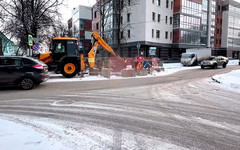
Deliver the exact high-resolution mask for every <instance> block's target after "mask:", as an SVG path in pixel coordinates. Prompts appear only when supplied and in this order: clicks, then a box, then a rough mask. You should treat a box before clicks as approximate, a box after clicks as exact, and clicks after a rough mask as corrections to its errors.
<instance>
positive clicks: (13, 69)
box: [0, 56, 49, 90]
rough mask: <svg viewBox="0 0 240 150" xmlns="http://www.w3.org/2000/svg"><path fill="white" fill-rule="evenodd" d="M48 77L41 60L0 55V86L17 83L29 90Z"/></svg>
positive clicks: (46, 69) (45, 66) (45, 67)
mask: <svg viewBox="0 0 240 150" xmlns="http://www.w3.org/2000/svg"><path fill="white" fill-rule="evenodd" d="M47 79H49V73H48V67H47V65H46V64H44V63H43V62H41V61H39V60H36V59H33V58H29V57H21V56H16V57H13V56H0V86H12V85H17V86H19V87H21V88H22V89H24V90H30V89H32V88H33V87H34V86H35V85H39V84H40V83H42V82H45V81H46V80H47Z"/></svg>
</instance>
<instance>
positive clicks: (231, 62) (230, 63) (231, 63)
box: [227, 59, 239, 66]
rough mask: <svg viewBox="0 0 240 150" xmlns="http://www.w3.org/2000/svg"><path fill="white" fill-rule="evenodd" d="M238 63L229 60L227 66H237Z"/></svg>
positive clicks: (236, 60) (235, 60)
mask: <svg viewBox="0 0 240 150" xmlns="http://www.w3.org/2000/svg"><path fill="white" fill-rule="evenodd" d="M238 62H239V60H238V59H234V60H229V62H228V64H227V65H230V66H232V65H239V64H238Z"/></svg>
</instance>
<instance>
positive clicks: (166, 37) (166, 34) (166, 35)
mask: <svg viewBox="0 0 240 150" xmlns="http://www.w3.org/2000/svg"><path fill="white" fill-rule="evenodd" d="M165 39H168V32H167V31H166V32H165Z"/></svg>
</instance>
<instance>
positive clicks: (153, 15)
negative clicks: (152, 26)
mask: <svg viewBox="0 0 240 150" xmlns="http://www.w3.org/2000/svg"><path fill="white" fill-rule="evenodd" d="M152 20H153V21H155V12H153V13H152Z"/></svg>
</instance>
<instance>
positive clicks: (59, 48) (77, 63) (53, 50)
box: [39, 32, 121, 78]
mask: <svg viewBox="0 0 240 150" xmlns="http://www.w3.org/2000/svg"><path fill="white" fill-rule="evenodd" d="M92 37H93V40H94V43H93V46H92V48H91V50H90V52H89V53H88V63H89V68H94V67H95V57H96V54H97V49H98V45H101V46H102V48H103V49H104V50H106V51H108V52H110V53H111V54H112V55H114V56H116V57H118V58H119V59H121V58H120V57H119V56H118V55H117V54H116V53H115V52H114V50H113V49H112V48H111V47H110V46H109V45H108V44H107V43H106V42H105V41H104V40H103V39H102V38H101V37H100V36H99V35H98V33H97V32H94V33H93V34H92ZM39 59H40V60H41V61H43V62H44V63H46V64H47V65H48V67H49V70H54V71H55V72H61V74H62V75H63V76H64V77H66V78H71V77H74V76H75V75H76V74H78V73H79V71H80V70H81V69H84V68H85V64H84V58H83V55H81V57H80V54H79V51H78V46H77V39H76V38H71V37H54V38H53V39H52V41H51V47H50V51H49V52H46V53H43V54H41V55H40V57H39Z"/></svg>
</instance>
